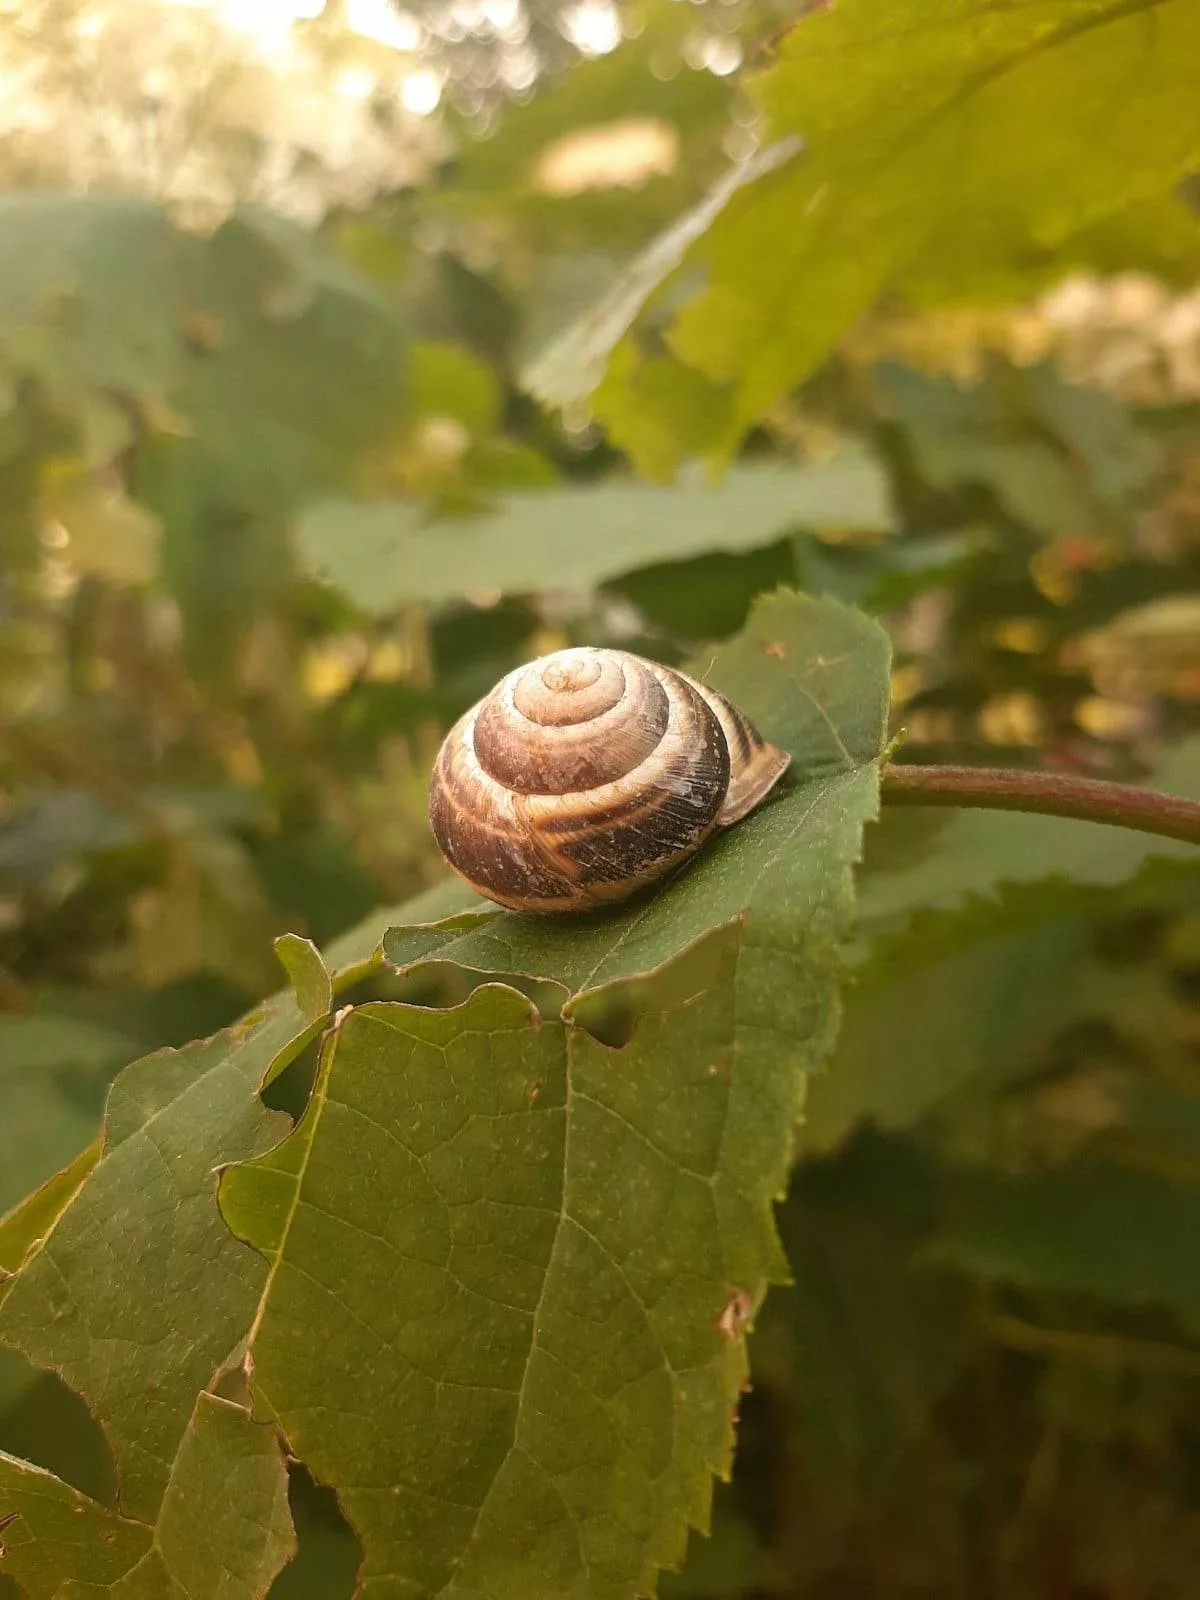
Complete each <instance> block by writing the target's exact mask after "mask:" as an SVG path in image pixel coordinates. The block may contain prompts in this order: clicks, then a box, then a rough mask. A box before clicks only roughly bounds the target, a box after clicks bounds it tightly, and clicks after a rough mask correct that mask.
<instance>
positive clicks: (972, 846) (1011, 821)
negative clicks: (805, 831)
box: [804, 737, 1200, 1154]
mask: <svg viewBox="0 0 1200 1600" xmlns="http://www.w3.org/2000/svg"><path fill="white" fill-rule="evenodd" d="M1147 782H1148V783H1150V784H1152V785H1153V786H1154V787H1156V788H1159V789H1162V790H1164V791H1165V792H1167V793H1174V794H1184V795H1188V794H1193V793H1195V792H1197V790H1198V789H1200V739H1196V738H1195V737H1193V738H1190V739H1185V740H1182V741H1180V743H1179V744H1178V745H1175V746H1172V747H1171V748H1169V749H1168V750H1167V751H1165V752H1164V753H1163V755H1162V756H1161V757H1160V758H1159V761H1158V763H1157V765H1156V767H1155V769H1154V771H1153V772H1152V773H1151V774H1150V776H1149V778H1148V779H1147ZM866 846H867V847H866V860H865V863H864V870H863V872H862V873H861V875H860V879H859V890H858V910H859V937H858V941H857V946H856V950H855V952H854V953H853V958H854V964H855V972H854V982H853V984H852V985H851V986H850V987H849V988H848V990H847V993H846V1002H845V1017H844V1021H843V1026H842V1032H841V1036H840V1038H839V1041H838V1046H837V1050H836V1052H835V1054H834V1058H833V1061H832V1062H831V1065H830V1070H829V1072H828V1073H826V1074H821V1075H820V1076H818V1077H816V1078H815V1079H814V1080H813V1083H812V1085H811V1087H810V1090H809V1095H808V1100H807V1103H806V1106H805V1129H804V1147H805V1150H806V1152H807V1153H809V1154H820V1153H822V1152H824V1151H827V1150H830V1149H832V1148H834V1147H836V1146H838V1145H840V1144H841V1143H842V1142H843V1140H844V1139H845V1138H846V1137H847V1136H848V1134H849V1133H850V1132H851V1131H852V1130H853V1129H854V1128H855V1127H856V1126H857V1125H858V1124H859V1123H860V1122H863V1121H869V1122H874V1123H876V1124H878V1125H879V1126H881V1127H884V1128H906V1127H910V1126H912V1124H913V1123H915V1122H917V1121H918V1120H919V1119H920V1118H921V1117H923V1116H924V1115H926V1114H927V1113H928V1112H929V1111H931V1110H932V1109H934V1108H935V1107H937V1106H939V1105H940V1104H942V1103H943V1102H945V1101H946V1100H948V1099H949V1098H950V1097H952V1096H955V1095H959V1094H962V1093H964V1092H966V1091H968V1090H969V1091H970V1092H971V1093H978V1092H980V1089H981V1086H988V1085H990V1086H994V1085H996V1084H998V1083H1000V1082H1002V1081H1004V1080H1005V1079H1007V1078H1009V1077H1011V1075H1012V1074H1013V1073H1014V1072H1015V1071H1017V1070H1019V1069H1020V1068H1021V1067H1022V1066H1024V1065H1028V1064H1029V1063H1030V1062H1031V1061H1032V1060H1033V1059H1035V1057H1036V1051H1037V1049H1038V1048H1039V1047H1042V1046H1044V1045H1045V1044H1046V1043H1047V1042H1048V1040H1049V1039H1050V1037H1051V1036H1052V1034H1053V1032H1054V1030H1055V1029H1056V1028H1058V1027H1060V1026H1061V1025H1062V1024H1063V1023H1065V1022H1066V1021H1067V1020H1069V1019H1070V1018H1071V1017H1072V1016H1074V1015H1076V1014H1077V1011H1078V1007H1079V1004H1080V1002H1081V999H1082V998H1083V997H1084V996H1085V995H1086V994H1087V992H1088V991H1087V989H1086V987H1085V977H1086V972H1085V968H1086V961H1087V956H1088V951H1089V948H1090V942H1091V939H1092V935H1093V928H1094V921H1095V916H1096V913H1097V910H1098V909H1100V908H1101V907H1102V906H1103V905H1104V904H1105V903H1106V901H1105V898H1104V894H1103V892H1104V891H1108V890H1115V889H1118V888H1119V887H1121V886H1122V885H1127V884H1132V883H1133V882H1134V880H1135V879H1137V878H1138V877H1139V874H1143V873H1147V874H1151V873H1153V871H1154V870H1155V866H1156V864H1158V865H1160V866H1161V869H1162V871H1163V872H1166V871H1167V870H1168V866H1169V865H1170V866H1173V867H1174V868H1175V870H1177V871H1180V872H1190V871H1192V870H1194V869H1195V865H1196V860H1195V857H1196V853H1195V850H1194V848H1193V847H1191V846H1189V845H1186V844H1183V843H1182V842H1180V841H1176V840H1172V839H1162V838H1159V837H1157V836H1155V835H1151V834H1144V833H1139V832H1137V831H1135V830H1132V829H1126V828H1110V827H1105V826H1103V825H1101V824H1099V823H1089V822H1075V821H1069V820H1067V819H1065V818H1060V817H1040V816H1030V815H1019V814H1016V813H1008V812H1005V813H1000V812H991V811H976V810H962V811H955V812H952V813H950V814H949V815H942V816H935V815H934V814H932V813H930V814H928V815H926V814H924V813H922V812H919V811H906V810H899V811H887V812H885V814H884V816H883V819H882V820H881V822H880V823H879V824H878V825H877V826H876V827H875V828H873V829H871V830H869V832H868V835H867V841H866Z"/></svg>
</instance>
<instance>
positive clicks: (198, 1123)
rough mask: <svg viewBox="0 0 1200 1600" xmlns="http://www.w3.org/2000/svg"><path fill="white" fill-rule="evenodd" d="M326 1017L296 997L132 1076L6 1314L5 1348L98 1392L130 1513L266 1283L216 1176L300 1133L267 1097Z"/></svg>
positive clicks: (2, 1319) (151, 1512)
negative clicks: (90, 1166)
mask: <svg viewBox="0 0 1200 1600" xmlns="http://www.w3.org/2000/svg"><path fill="white" fill-rule="evenodd" d="M317 1026H318V1024H316V1023H312V1022H310V1021H308V1019H306V1018H304V1017H302V1016H301V1014H300V1012H299V1010H298V1008H297V1006H296V1003H295V1001H294V1000H292V999H291V997H290V996H287V997H284V998H282V999H280V1000H277V1001H274V1002H271V1003H269V1004H268V1005H267V1006H265V1007H263V1008H261V1010H260V1012H259V1013H258V1014H257V1016H256V1017H255V1018H253V1019H250V1020H248V1021H247V1022H245V1023H242V1024H240V1025H239V1026H238V1027H237V1028H234V1029H231V1030H229V1031H227V1032H226V1033H223V1034H217V1035H216V1036H215V1037H214V1038H213V1039H210V1040H208V1041H206V1042H204V1043H202V1044H197V1045H192V1046H189V1047H188V1048H187V1049H186V1050H180V1051H160V1052H159V1053H158V1054H157V1055H152V1056H147V1057H146V1058H145V1059H144V1060H142V1061H138V1062H135V1063H134V1064H133V1065H132V1066H131V1067H127V1068H126V1070H125V1071H124V1072H123V1073H122V1074H121V1076H120V1077H119V1078H118V1079H117V1081H116V1083H115V1084H114V1085H113V1088H112V1091H111V1093H110V1095H109V1100H108V1106H107V1110H106V1113H105V1119H104V1149H103V1154H102V1155H101V1158H100V1160H99V1162H98V1163H97V1165H96V1167H95V1169H94V1170H93V1171H92V1173H91V1175H90V1177H89V1178H88V1179H87V1180H86V1182H85V1183H84V1184H83V1186H82V1188H81V1189H80V1190H79V1192H78V1194H77V1196H76V1198H75V1199H74V1201H73V1203H72V1204H71V1205H70V1206H69V1207H68V1208H67V1210H66V1211H65V1212H64V1213H63V1214H62V1216H61V1217H60V1219H59V1221H58V1224H57V1226H56V1227H55V1228H54V1230H53V1232H52V1233H51V1234H50V1236H49V1237H48V1238H47V1239H46V1241H45V1242H44V1244H43V1245H42V1248H41V1249H40V1250H38V1251H37V1252H36V1253H35V1254H33V1255H32V1256H31V1257H30V1258H29V1259H28V1261H27V1263H26V1265H25V1266H24V1268H23V1270H22V1271H21V1272H20V1273H19V1274H18V1275H17V1277H16V1278H15V1279H14V1280H13V1282H12V1284H11V1286H10V1288H9V1292H8V1296H7V1298H6V1300H5V1302H4V1305H3V1307H2V1308H0V1341H3V1342H4V1343H6V1344H11V1345H14V1346H15V1347H16V1348H17V1349H19V1350H22V1351H23V1352H24V1353H25V1354H26V1355H27V1356H28V1358H29V1359H30V1361H32V1362H33V1363H34V1364H35V1365H39V1366H43V1367H50V1368H52V1369H54V1370H55V1371H57V1372H58V1373H59V1374H60V1375H61V1376H62V1378H63V1379H64V1381H65V1382H66V1383H67V1384H69V1385H70V1387H72V1388H74V1389H76V1390H77V1391H78V1392H79V1393H80V1394H82V1395H84V1396H86V1398H87V1400H88V1402H89V1405H90V1406H91V1409H92V1412H93V1414H94V1416H95V1417H96V1420H97V1421H98V1422H99V1423H100V1425H101V1426H102V1427H103V1429H104V1431H105V1433H106V1434H107V1436H108V1439H109V1442H110V1443H111V1445H112V1447H113V1452H114V1454H115V1457H116V1462H117V1470H118V1474H119V1477H120V1481H121V1505H122V1509H123V1511H124V1513H125V1514H126V1515H127V1516H132V1517H137V1518H140V1519H143V1520H146V1519H153V1518H154V1517H155V1516H156V1515H157V1512H158V1507H159V1505H160V1503H161V1500H162V1496H163V1493H164V1492H165V1490H166V1487H167V1484H168V1482H169V1481H170V1477H171V1473H172V1470H173V1463H174V1461H175V1457H176V1453H177V1451H178V1450H179V1448H180V1444H181V1441H182V1439H183V1437H184V1433H185V1430H186V1427H187V1421H188V1418H189V1416H190V1415H191V1412H192V1407H193V1405H194V1403H195V1398H196V1395H197V1393H198V1391H199V1390H201V1389H202V1388H204V1387H205V1386H206V1385H207V1384H209V1383H210V1382H211V1381H212V1379H213V1376H214V1374H215V1373H216V1372H217V1370H218V1369H219V1368H220V1367H221V1366H222V1365H223V1364H224V1363H225V1362H226V1361H228V1360H229V1358H230V1354H231V1352H232V1351H233V1350H234V1348H235V1346H236V1345H237V1342H238V1340H239V1339H241V1338H242V1337H243V1335H244V1333H245V1330H246V1327H247V1326H248V1322H249V1317H250V1315H251V1314H252V1308H253V1306H254V1304H255V1302H256V1300H257V1297H258V1294H259V1292H260V1290H261V1285H262V1277H263V1271H262V1265H261V1263H260V1261H259V1260H258V1258H257V1257H256V1256H255V1255H254V1254H253V1252H251V1251H248V1250H247V1249H246V1248H245V1247H244V1246H242V1245H240V1244H238V1243H237V1241H236V1240H233V1239H231V1238H229V1236H228V1234H227V1232H226V1230H225V1229H224V1228H223V1226H222V1224H221V1220H220V1217H219V1215H218V1214H217V1211H216V1208H215V1206H214V1204H213V1195H214V1184H215V1179H214V1177H213V1169H214V1168H215V1167H217V1166H219V1165H220V1164H221V1163H223V1162H227V1161H236V1160H239V1159H244V1158H246V1157H248V1156H251V1155H254V1154H256V1153H258V1152H261V1151H264V1150H266V1149H268V1148H269V1147H270V1146H271V1145H272V1144H273V1143H275V1142H276V1140H278V1138H279V1137H280V1136H281V1135H282V1133H283V1132H285V1131H286V1128H287V1125H288V1124H287V1119H286V1118H283V1117H281V1116H280V1115H278V1114H277V1113H273V1112H269V1111H267V1110H266V1108H265V1107H264V1106H263V1104H262V1101H261V1100H260V1099H259V1097H258V1091H259V1087H260V1085H261V1084H262V1082H263V1080H264V1078H265V1077H266V1075H267V1074H268V1072H270V1071H271V1070H272V1069H276V1070H277V1069H278V1067H279V1065H280V1063H282V1062H286V1061H287V1060H290V1059H292V1058H293V1057H294V1056H295V1055H296V1054H297V1052H298V1051H299V1050H301V1049H302V1048H303V1046H304V1045H305V1044H306V1043H307V1042H308V1040H309V1039H311V1038H312V1036H313V1035H314V1034H315V1032H316V1029H317Z"/></svg>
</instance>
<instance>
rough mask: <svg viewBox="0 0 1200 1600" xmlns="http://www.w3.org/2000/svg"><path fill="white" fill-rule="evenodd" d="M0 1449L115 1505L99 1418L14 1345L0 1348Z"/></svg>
mask: <svg viewBox="0 0 1200 1600" xmlns="http://www.w3.org/2000/svg"><path fill="white" fill-rule="evenodd" d="M0 1450H6V1451H7V1452H8V1454H9V1455H13V1456H19V1457H20V1458H21V1459H22V1460H23V1461H31V1462H32V1463H33V1465H34V1466H35V1467H44V1468H45V1469H46V1470H47V1471H48V1472H53V1473H54V1474H55V1475H56V1476H57V1477H59V1478H61V1479H62V1480H63V1482H64V1483H69V1484H70V1485H71V1486H72V1488H75V1489H78V1490H79V1491H80V1492H81V1493H82V1494H86V1495H90V1496H91V1498H92V1499H93V1500H98V1501H99V1502H100V1503H101V1504H102V1505H106V1506H112V1507H115V1506H116V1503H117V1473H116V1468H115V1466H114V1464H113V1458H112V1452H111V1451H110V1450H109V1448H108V1441H107V1440H106V1439H105V1437H104V1434H103V1432H102V1431H101V1428H100V1425H99V1423H98V1422H97V1421H96V1419H95V1418H94V1417H93V1416H92V1413H91V1412H90V1411H89V1410H88V1408H87V1406H86V1404H85V1403H84V1401H83V1400H81V1399H80V1397H79V1396H78V1395H77V1394H76V1393H75V1392H74V1390H72V1389H68V1388H67V1386H66V1384H65V1383H64V1382H63V1381H62V1379H61V1378H60V1377H59V1376H58V1374H57V1373H54V1372H40V1371H38V1369H37V1368H36V1367H33V1366H31V1365H30V1364H29V1362H27V1361H26V1360H25V1358H24V1356H22V1355H20V1354H19V1353H18V1352H17V1351H15V1350H0ZM0 1593H2V1591H0Z"/></svg>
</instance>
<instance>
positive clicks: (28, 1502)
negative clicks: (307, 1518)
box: [0, 1394, 295, 1600]
mask: <svg viewBox="0 0 1200 1600" xmlns="http://www.w3.org/2000/svg"><path fill="white" fill-rule="evenodd" d="M0 1507H3V1508H4V1509H3V1510H0V1521H3V1520H5V1519H6V1518H9V1517H11V1518H12V1519H13V1522H14V1526H13V1528H11V1529H10V1530H9V1533H8V1551H7V1559H8V1560H9V1562H10V1564H11V1568H12V1572H13V1575H14V1576H15V1577H16V1578H17V1579H18V1581H19V1582H20V1583H21V1584H22V1585H23V1586H24V1588H25V1592H26V1593H27V1594H28V1595H29V1597H30V1600H54V1597H55V1596H57V1595H60V1594H62V1593H63V1586H64V1584H67V1585H69V1587H70V1589H71V1590H72V1592H73V1593H75V1594H79V1595H84V1594H86V1595H89V1596H92V1595H94V1596H96V1597H97V1600H99V1597H100V1596H102V1595H114V1596H115V1595H119V1596H122V1597H128V1600H165V1597H167V1596H169V1597H170V1600H200V1597H201V1596H218V1595H219V1596H221V1597H222V1600H225V1597H226V1596H227V1597H228V1600H253V1597H254V1596H256V1595H260V1594H262V1593H263V1590H264V1587H265V1585H266V1584H268V1583H270V1581H271V1579H272V1578H273V1577H274V1576H275V1574H276V1573H277V1572H278V1571H279V1569H280V1568H281V1567H282V1566H283V1564H284V1562H285V1561H286V1560H287V1559H288V1557H289V1556H290V1555H291V1553H292V1551H293V1549H294V1547H295V1541H294V1538H293V1535H292V1527H291V1521H290V1518H289V1516H288V1511H287V1476H286V1473H285V1472H284V1467H283V1462H282V1460H281V1459H280V1455H279V1451H278V1449H277V1447H276V1444H275V1440H274V1439H273V1438H272V1436H271V1430H270V1429H269V1428H264V1427H259V1426H257V1425H256V1424H254V1423H253V1422H251V1421H250V1418H249V1417H248V1416H247V1414H246V1412H245V1410H244V1409H243V1408H242V1407H241V1406H237V1405H234V1404H233V1403H232V1402H231V1401H228V1400H222V1399H219V1398H218V1397H217V1396H216V1395H211V1394H201V1395H200V1396H199V1397H198V1399H197V1401H196V1409H195V1411H194V1413H193V1415H192V1416H191V1418H190V1419H189V1421H188V1425H187V1431H186V1433H185V1434H184V1438H183V1441H182V1443H181V1445H180V1449H179V1453H178V1455H177V1457H176V1459H175V1463H174V1468H173V1471H172V1475H171V1482H170V1485H169V1487H168V1488H167V1491H166V1493H165V1495H164V1496H163V1500H162V1506H161V1509H160V1511H159V1514H158V1516H157V1518H156V1519H155V1522H154V1525H153V1527H147V1526H146V1525H145V1524H144V1523H140V1522H132V1521H129V1520H128V1519H127V1518H124V1517H121V1516H118V1515H117V1514H116V1513H115V1512H113V1511H110V1510H109V1509H108V1508H107V1507H105V1506H101V1505H98V1504H97V1503H96V1502H95V1501H94V1500H89V1499H88V1497H87V1496H86V1495H82V1494H79V1493H78V1492H77V1491H76V1490H73V1489H70V1488H68V1486H67V1485H66V1484H64V1483H62V1482H60V1481H59V1480H58V1479H57V1478H54V1477H52V1476H51V1475H50V1474H49V1473H46V1472H41V1471H39V1470H38V1469H37V1468H35V1467H30V1466H29V1465H28V1464H27V1463H25V1462H23V1461H17V1460H15V1459H14V1458H13V1457H12V1456H5V1455H0Z"/></svg>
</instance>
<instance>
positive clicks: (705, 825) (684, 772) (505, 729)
mask: <svg viewBox="0 0 1200 1600" xmlns="http://www.w3.org/2000/svg"><path fill="white" fill-rule="evenodd" d="M787 760H788V758H787V757H786V756H785V755H783V754H782V753H781V752H780V751H778V750H775V749H773V748H772V747H771V746H770V745H766V744H764V743H763V741H762V740H761V739H760V738H759V737H758V735H757V734H756V733H755V731H754V729H753V728H752V727H751V725H750V723H749V722H748V721H747V720H746V718H745V717H744V716H743V715H742V714H741V713H740V712H739V711H738V710H737V709H736V708H735V707H734V706H732V705H730V703H729V702H728V701H727V700H724V699H723V698H722V697H721V696H719V695H717V694H715V693H714V691H712V690H710V689H707V688H705V687H704V686H703V685H701V684H698V683H696V682H695V681H694V680H693V679H691V678H689V677H687V676H686V675H685V674H683V673H680V672H676V671H673V670H672V669H670V668H668V667H661V666H657V665H656V664H655V663H653V662H650V661H645V660H643V659H642V658H641V657H639V656H634V655H629V654H626V653H624V652H622V651H617V650H600V649H591V648H586V647H585V648H578V649H572V650H560V651H557V652H555V654H553V655H550V656H543V657H542V658H541V659H540V660H537V661H533V662H530V663H529V664H528V665H526V666H523V667H519V668H518V669H517V670H516V671H514V672H511V673H509V674H508V676H507V677H506V678H504V679H502V680H501V682H500V683H499V684H498V685H497V686H496V688H495V689H494V690H493V691H492V693H491V694H490V695H488V696H487V697H486V698H485V699H484V700H482V701H480V703H479V704H478V705H477V706H473V707H472V709H471V710H470V711H468V712H467V714H466V715H465V716H464V717H462V718H461V719H460V720H459V722H457V723H456V724H455V726H454V727H453V728H452V729H451V730H450V733H449V734H448V735H447V737H446V739H445V742H444V743H443V745H442V748H441V751H440V753H439V756H438V760H437V763H436V765H435V767H434V773H433V778H432V781H431V784H430V798H429V815H430V822H431V824H432V827H433V832H434V835H435V837H436V839H437V842H438V844H439V846H440V847H441V850H442V852H443V854H444V855H445V856H446V859H447V860H448V861H449V862H450V864H451V865H452V866H453V867H454V868H455V869H456V871H458V872H459V873H461V875H462V876H463V877H464V878H466V879H467V881H468V882H469V883H470V884H472V885H473V886H474V887H475V888H477V889H478V890H479V892H480V893H481V894H484V895H487V896H488V897H489V898H490V899H492V900H496V901H498V902H499V903H500V904H501V905H505V906H510V907H513V908H515V909H518V910H523V911H537V912H554V911H571V910H583V909H586V908H588V907H590V906H597V905H604V904H608V903H611V902H614V901H618V900H623V899H625V898H627V897H628V896H629V895H631V894H634V893H635V892H636V891H637V890H638V889H639V888H641V887H642V886H643V885H644V884H647V883H651V882H653V881H654V880H655V879H657V878H661V877H663V876H664V875H665V874H667V873H669V872H670V871H672V869H673V868H675V867H676V866H678V865H680V864H681V863H682V862H684V861H686V860H687V858H688V857H689V856H690V855H692V854H693V853H694V852H695V851H696V850H697V849H699V847H700V846H701V845H702V844H703V843H704V841H705V839H707V838H708V836H709V834H711V833H712V832H713V830H714V829H715V828H717V827H718V826H723V825H727V824H729V823H731V822H735V821H737V820H738V818H739V817H741V816H744V815H745V814H746V812H747V811H749V810H751V809H753V807H754V806H755V805H756V804H757V803H758V802H759V800H761V799H762V798H763V796H764V795H765V794H766V793H767V791H768V790H769V789H770V788H771V787H772V786H773V784H774V783H775V782H776V781H777V779H778V778H779V776H780V774H781V773H782V772H783V770H784V768H785V767H786V766H787Z"/></svg>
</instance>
